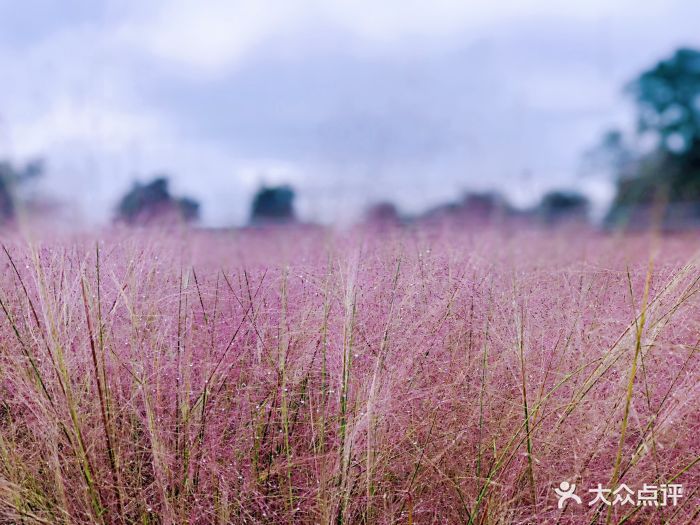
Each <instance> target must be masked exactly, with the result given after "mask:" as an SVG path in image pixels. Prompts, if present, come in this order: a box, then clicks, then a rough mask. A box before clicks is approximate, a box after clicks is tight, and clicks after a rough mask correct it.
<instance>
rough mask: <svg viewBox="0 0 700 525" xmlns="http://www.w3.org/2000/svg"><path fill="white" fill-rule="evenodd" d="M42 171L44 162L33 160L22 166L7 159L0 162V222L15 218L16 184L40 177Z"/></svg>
mask: <svg viewBox="0 0 700 525" xmlns="http://www.w3.org/2000/svg"><path fill="white" fill-rule="evenodd" d="M43 173H44V163H43V161H41V160H33V161H30V162H28V163H27V164H25V165H24V166H21V167H19V166H16V165H14V164H12V163H10V162H8V161H1V162H0V222H7V221H10V220H12V219H14V218H15V215H16V212H17V200H18V198H17V195H16V188H17V186H19V185H21V184H24V183H25V182H27V181H29V180H31V179H35V178H37V177H40V176H41V175H42V174H43Z"/></svg>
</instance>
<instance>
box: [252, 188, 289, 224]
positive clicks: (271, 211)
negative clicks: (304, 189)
mask: <svg viewBox="0 0 700 525" xmlns="http://www.w3.org/2000/svg"><path fill="white" fill-rule="evenodd" d="M250 218H251V221H252V222H253V223H265V222H290V221H293V220H294V219H295V215H294V190H293V189H292V188H291V187H290V186H286V185H284V186H272V187H266V186H263V187H262V188H260V189H259V190H258V192H257V193H256V194H255V197H253V206H252V210H251V214H250Z"/></svg>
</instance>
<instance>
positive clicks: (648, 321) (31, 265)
mask: <svg viewBox="0 0 700 525" xmlns="http://www.w3.org/2000/svg"><path fill="white" fill-rule="evenodd" d="M694 243H695V240H694V239H693V238H692V237H690V236H668V237H666V238H661V239H659V240H658V241H657V242H656V244H654V242H652V241H651V240H650V239H648V238H646V237H643V236H637V237H633V236H629V237H626V238H614V237H610V236H604V235H601V234H594V233H583V234H580V235H578V234H577V235H576V237H575V238H572V237H571V236H567V235H566V234H565V233H563V232H559V233H543V232H539V231H518V232H512V231H511V232H506V231H499V230H484V231H481V232H478V233H475V232H457V231H453V230H449V229H444V230H438V229H427V228H425V229H415V230H411V229H405V230H398V229H396V230H393V229H388V230H385V231H372V230H370V229H365V230H355V231H351V232H334V233H330V232H326V231H321V230H319V231H309V230H296V229H294V228H290V229H287V230H279V231H277V230H269V231H259V232H255V231H250V232H239V233H236V234H224V233H206V232H181V233H172V232H171V233H169V234H164V233H162V232H157V231H148V230H144V231H139V232H135V233H126V232H121V231H117V230H115V231H111V232H104V233H103V234H102V235H101V236H99V239H98V236H96V235H95V236H90V235H86V236H75V237H68V236H59V237H57V238H54V239H51V240H49V239H47V240H40V241H34V242H28V241H26V240H23V239H20V238H16V239H8V240H6V244H5V250H3V251H1V252H0V253H1V254H2V256H3V262H2V269H3V271H2V273H1V274H0V307H1V308H0V309H1V313H0V523H51V524H54V523H66V524H67V523H74V524H78V523H86V524H87V523H101V524H111V523H171V524H176V523H177V524H179V523H193V524H210V523H211V524H215V523H220V524H225V523H348V524H349V523H470V524H491V523H493V524H495V523H561V524H565V523H597V522H600V523H602V522H608V523H656V522H659V523H661V522H668V523H687V524H691V523H696V522H697V520H698V519H700V517H699V514H698V508H699V507H698V501H699V500H698V490H700V474H699V473H698V469H699V468H700V437H699V436H700V384H699V383H700V382H699V381H698V379H699V378H700V354H699V353H698V344H699V342H700V315H699V307H700V298H699V296H698V293H697V292H698V291H699V290H700V267H698V259H697V254H696V253H695V252H696V250H697V246H695V244H694ZM564 480H568V481H570V482H574V483H576V484H577V485H578V486H579V487H580V489H581V490H580V491H579V492H578V493H579V495H582V496H585V488H588V487H593V486H596V485H597V484H598V483H601V484H603V485H606V484H610V483H612V484H616V483H626V484H628V485H629V486H632V487H641V486H642V484H644V483H649V484H661V483H670V482H674V483H682V484H683V485H684V487H685V491H686V492H685V494H684V496H683V498H682V499H681V500H680V501H679V504H678V505H677V506H675V507H672V506H669V507H659V508H653V509H652V508H645V507H637V506H635V507H631V506H627V507H624V506H623V507H610V508H608V507H600V506H597V505H595V506H588V505H587V504H586V503H584V504H583V505H580V506H577V505H572V504H569V505H568V506H567V507H565V508H564V509H558V508H557V500H556V497H555V494H554V492H553V490H552V489H553V487H555V486H557V485H558V484H559V482H561V481H564Z"/></svg>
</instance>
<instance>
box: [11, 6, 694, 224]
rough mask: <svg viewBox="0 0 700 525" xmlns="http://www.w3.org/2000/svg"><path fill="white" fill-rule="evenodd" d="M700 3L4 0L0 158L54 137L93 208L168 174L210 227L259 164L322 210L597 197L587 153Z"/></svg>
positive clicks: (65, 194) (56, 159) (88, 210)
mask: <svg viewBox="0 0 700 525" xmlns="http://www.w3.org/2000/svg"><path fill="white" fill-rule="evenodd" d="M697 20H700V3H698V2H696V1H695V0H645V1H644V2H639V1H638V0H605V1H603V0H570V1H568V2H562V1H560V0H492V1H489V2H486V1H483V2H482V1H476V0H430V1H424V2H418V1H414V0H383V1H377V0H367V1H365V0H276V1H271V0H270V1H268V0H248V1H237V0H210V1H204V0H198V1H186V0H167V1H166V0H152V1H148V2H144V1H137V0H134V1H129V0H118V1H110V0H106V1H102V2H100V1H97V0H62V1H60V2H58V1H56V0H23V1H21V2H19V1H16V0H0V157H5V158H6V157H9V158H11V159H14V160H16V161H22V160H23V159H27V158H30V157H32V156H35V155H42V156H44V157H45V158H46V159H47V161H48V167H49V171H48V173H47V175H46V177H45V180H44V181H43V190H44V191H45V192H46V193H47V194H51V195H54V196H56V197H57V198H61V199H64V200H69V198H71V199H73V200H74V201H76V204H77V206H79V207H80V210H81V213H82V215H83V217H84V218H85V219H86V220H88V221H104V220H106V219H108V217H109V215H110V213H111V211H110V210H111V209H112V208H113V205H114V202H115V201H116V200H117V199H118V196H119V195H120V193H122V192H123V191H125V190H126V189H127V188H128V187H129V186H130V185H131V183H132V182H133V181H134V180H135V179H141V180H145V178H147V177H148V176H149V175H151V174H153V173H158V172H167V173H170V174H172V184H173V189H174V191H175V192H177V193H182V194H185V193H186V194H189V195H192V196H193V197H196V198H198V199H200V201H201V202H202V204H203V217H204V221H205V222H206V223H207V224H212V225H223V224H230V223H241V222H243V221H244V220H245V218H246V216H247V214H248V202H249V199H250V196H251V194H252V193H253V192H254V191H255V189H256V188H257V187H258V186H259V185H260V184H261V183H263V182H264V183H268V184H270V183H277V182H288V183H291V184H293V185H294V186H295V187H296V188H297V189H298V195H299V202H298V204H299V208H300V211H301V213H302V215H303V216H304V217H305V218H308V219H315V220H324V221H330V220H348V219H349V218H352V217H353V216H356V215H357V214H358V213H359V212H360V211H361V210H362V209H363V207H364V206H366V205H367V204H368V203H370V202H374V201H379V200H384V199H391V200H393V201H395V202H396V203H397V204H398V205H399V206H400V207H401V208H403V209H404V210H407V211H419V210H421V209H425V208H426V207H428V206H431V205H434V204H436V203H439V202H442V201H444V200H448V199H454V198H456V197H457V196H458V195H459V194H460V193H461V192H463V191H465V190H467V189H491V188H496V189H500V190H503V191H506V192H507V193H508V195H510V197H511V198H512V199H513V200H515V201H516V202H519V203H523V204H525V203H527V202H528V201H530V200H532V199H535V198H536V197H537V195H539V194H540V193H541V192H543V191H545V190H547V189H550V188H555V187H565V186H577V187H579V188H582V189H583V190H584V191H587V192H589V193H590V194H591V195H593V196H594V197H595V198H597V199H599V200H603V199H604V198H605V195H606V192H607V191H608V185H607V184H606V183H605V181H604V180H602V179H601V178H600V177H595V176H591V175H587V176H584V175H582V174H581V173H580V169H579V167H580V159H581V155H582V153H583V152H584V151H585V150H586V149H587V148H589V147H590V146H592V145H593V144H594V143H595V142H596V140H597V138H598V137H599V136H600V134H601V133H602V132H603V131H604V130H606V129H607V128H609V127H610V126H613V125H627V124H628V123H629V122H630V114H631V108H630V107H629V106H628V105H626V103H625V99H624V97H623V95H622V90H621V88H622V85H623V84H624V83H625V82H626V81H628V80H629V79H631V78H632V77H634V75H635V74H637V73H638V72H639V71H641V70H642V69H644V68H645V67H647V66H649V65H651V64H652V63H654V62H655V61H656V60H658V59H659V58H663V57H665V56H667V55H669V54H670V53H671V52H672V51H673V50H674V48H675V47H678V46H680V45H686V46H700V37H699V36H698V32H697Z"/></svg>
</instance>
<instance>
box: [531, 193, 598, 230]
mask: <svg viewBox="0 0 700 525" xmlns="http://www.w3.org/2000/svg"><path fill="white" fill-rule="evenodd" d="M589 208H590V202H589V201H588V198H587V197H586V196H585V195H582V194H580V193H577V192H575V191H569V190H557V191H550V192H549V193H546V194H545V195H544V196H543V197H542V200H541V201H540V203H539V205H538V206H537V209H536V213H537V215H539V217H540V218H541V219H543V220H544V221H545V222H547V223H555V222H560V221H563V220H567V221H568V220H580V221H585V220H586V219H587V217H588V211H589Z"/></svg>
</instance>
